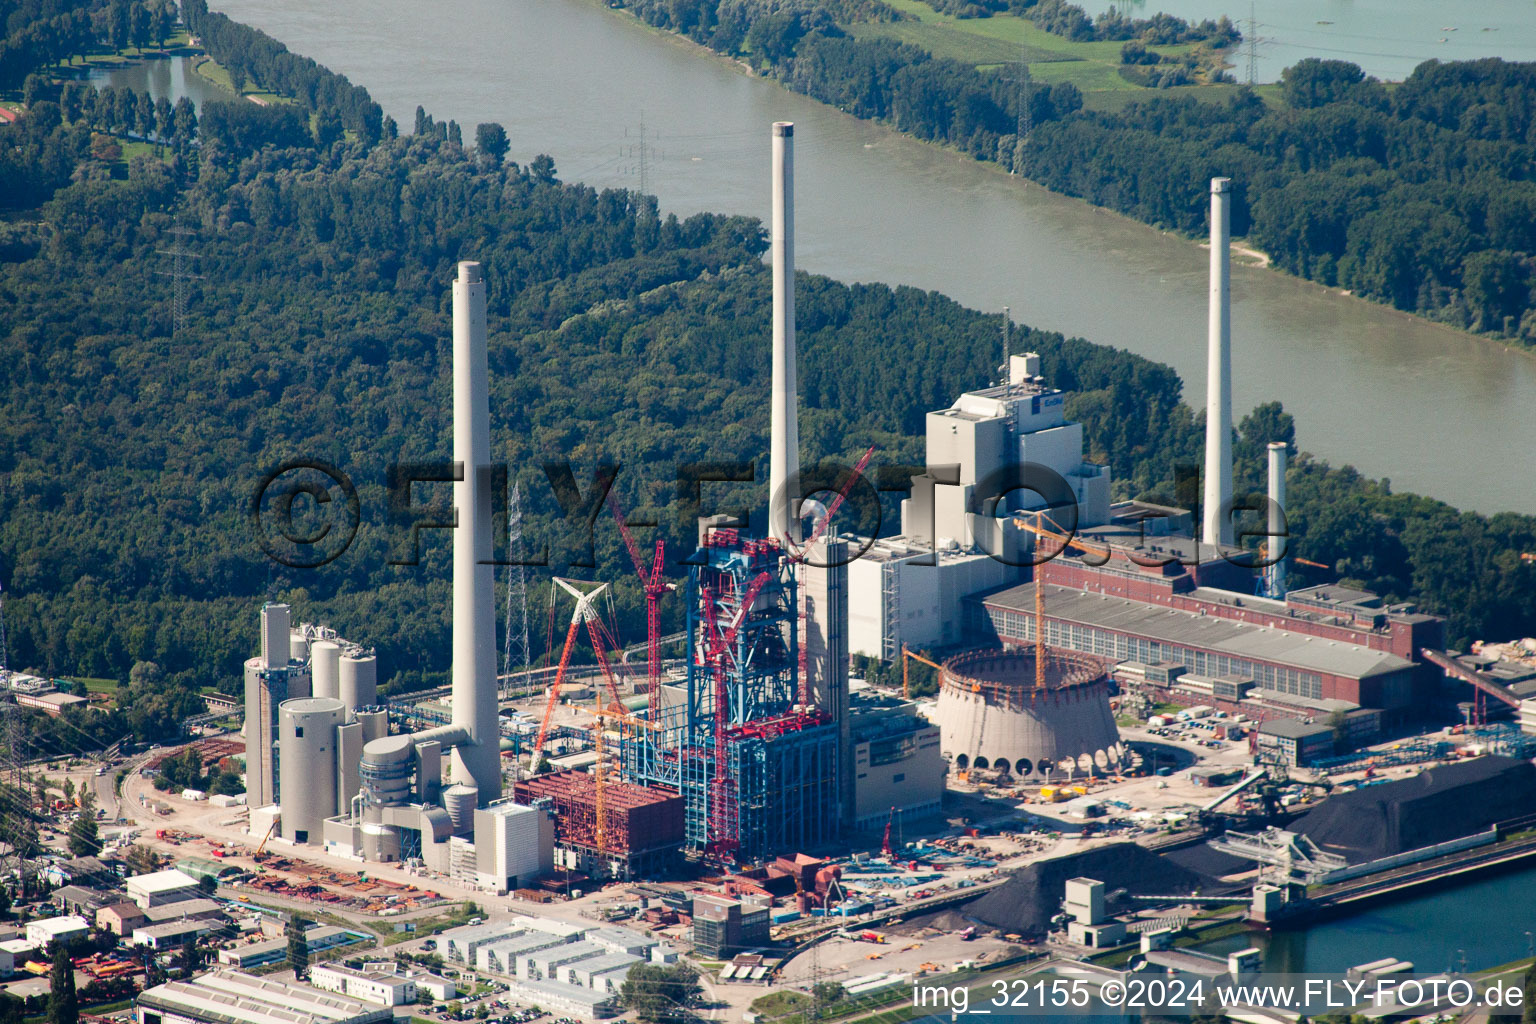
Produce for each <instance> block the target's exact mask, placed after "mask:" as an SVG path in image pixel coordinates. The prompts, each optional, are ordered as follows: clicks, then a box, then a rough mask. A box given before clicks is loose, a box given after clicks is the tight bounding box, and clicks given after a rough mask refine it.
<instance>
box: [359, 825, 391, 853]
mask: <svg viewBox="0 0 1536 1024" xmlns="http://www.w3.org/2000/svg"><path fill="white" fill-rule="evenodd" d="M359 831H361V832H362V834H363V859H364V860H368V861H375V862H379V861H392V860H399V859H400V833H399V832H396V831H395V830H394V829H392V828H390V827H389V826H388V825H379V824H375V823H373V822H365V823H364V824H363V825H362V826H361V827H360V829H359Z"/></svg>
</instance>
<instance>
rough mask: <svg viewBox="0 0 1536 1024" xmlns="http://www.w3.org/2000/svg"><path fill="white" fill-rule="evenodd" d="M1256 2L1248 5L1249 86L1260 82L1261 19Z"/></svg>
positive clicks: (1250, 2)
mask: <svg viewBox="0 0 1536 1024" xmlns="http://www.w3.org/2000/svg"><path fill="white" fill-rule="evenodd" d="M1256 6H1257V5H1256V4H1255V3H1254V0H1249V3H1248V84H1249V85H1256V84H1258V81H1259V19H1258V17H1257V12H1256Z"/></svg>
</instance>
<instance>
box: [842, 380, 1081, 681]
mask: <svg viewBox="0 0 1536 1024" xmlns="http://www.w3.org/2000/svg"><path fill="white" fill-rule="evenodd" d="M1065 403H1066V395H1065V393H1064V392H1062V391H1061V390H1060V389H1059V388H1053V387H1049V386H1048V385H1046V384H1045V382H1044V379H1043V378H1042V377H1041V376H1040V357H1039V356H1038V355H1036V354H1034V353H1027V354H1025V355H1014V356H1010V357H1009V360H1008V382H1007V383H1006V384H998V385H996V386H993V387H987V388H982V389H980V390H978V391H968V392H966V393H965V394H963V395H961V396H960V397H959V398H958V399H956V400H955V403H954V404H953V405H952V406H950V407H949V408H948V409H940V410H937V411H935V412H930V413H929V414H928V419H927V465H928V473H927V475H926V476H925V477H924V478H922V479H919V480H918V481H916V482H915V485H914V487H913V490H912V495H911V497H909V498H907V499H906V500H905V501H903V502H902V504H901V518H902V522H901V534H900V536H896V537H885V538H881V539H879V540H876V541H873V542H865V541H858V542H857V545H856V546H862V545H863V544H865V543H868V544H869V549H868V550H867V551H866V552H865V553H864V554H863V556H861V557H860V558H858V559H857V560H856V561H854V562H853V563H852V564H851V565H850V566H849V567H848V595H849V602H848V603H849V617H848V646H849V649H850V650H851V651H852V652H853V653H854V654H862V655H865V656H867V657H871V658H882V659H884V660H887V661H891V660H894V659H896V658H898V657H900V655H901V648H902V647H903V646H907V647H911V648H918V647H935V646H945V645H949V644H954V643H958V642H959V641H960V640H961V639H962V638H963V635H964V630H965V622H964V617H963V615H962V612H961V609H962V607H963V602H962V599H963V598H965V597H966V596H968V595H970V594H974V593H977V592H979V591H982V590H987V589H990V588H993V587H998V586H1002V585H1004V584H1006V583H1009V582H1012V581H1014V580H1017V579H1019V578H1020V576H1021V572H1022V570H1021V568H1020V566H1021V565H1022V564H1023V563H1024V562H1025V561H1027V559H1028V557H1029V552H1030V551H1031V550H1032V547H1033V545H1032V544H1031V538H1030V536H1029V535H1028V534H1026V533H1023V532H1022V531H1020V530H1018V529H1017V528H1016V527H1014V526H1013V525H1012V524H1011V523H1010V522H1008V520H1007V519H1006V518H1004V519H999V518H998V517H997V514H996V513H997V511H998V509H996V508H994V507H992V506H993V504H994V502H995V501H996V500H997V499H999V498H1001V499H1002V502H1003V509H1002V510H1003V511H1021V510H1026V509H1039V508H1045V507H1047V506H1048V505H1052V504H1060V503H1063V502H1066V501H1068V500H1070V501H1075V502H1076V503H1077V516H1076V524H1077V525H1078V526H1095V525H1099V524H1102V523H1105V522H1108V520H1109V497H1110V487H1109V484H1110V475H1109V469H1108V467H1106V466H1100V465H1097V464H1095V463H1091V462H1086V461H1084V459H1083V427H1082V424H1080V423H1068V422H1067V420H1066V414H1065ZM1033 467H1042V468H1044V469H1047V470H1050V471H1051V473H1053V474H1054V475H1055V478H1057V479H1059V483H1055V484H1047V483H1042V482H1040V481H1039V480H1037V479H1036V475H1037V474H1038V472H1039V471H1038V470H1036V469H1034V468H1033ZM1048 479H1049V478H1048ZM1053 487H1054V488H1055V491H1054V492H1053V493H1046V492H1047V491H1052V489H1053ZM1062 514H1063V515H1064V516H1070V511H1068V512H1064V513H1062ZM1064 525H1071V524H1070V522H1069V523H1067V524H1064Z"/></svg>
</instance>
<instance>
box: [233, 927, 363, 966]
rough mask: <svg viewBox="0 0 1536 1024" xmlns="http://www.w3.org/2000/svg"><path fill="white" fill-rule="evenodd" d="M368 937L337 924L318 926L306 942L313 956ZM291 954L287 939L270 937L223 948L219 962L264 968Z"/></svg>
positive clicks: (310, 930)
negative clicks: (230, 947) (261, 940)
mask: <svg viewBox="0 0 1536 1024" xmlns="http://www.w3.org/2000/svg"><path fill="white" fill-rule="evenodd" d="M368 938H369V936H367V935H363V934H361V933H359V932H353V931H348V930H347V929H345V928H337V927H335V926H334V925H316V926H315V927H313V928H311V929H309V931H307V932H305V933H304V941H305V942H307V943H308V944H309V952H310V954H311V955H313V954H315V953H323V952H324V951H325V950H327V949H335V948H336V947H337V946H348V945H351V944H352V943H354V942H365V941H367V940H368ZM287 955H288V940H287V939H267V940H266V941H264V942H252V943H250V944H249V945H246V946H235V947H233V948H232V949H221V950H219V963H221V964H228V965H229V966H231V967H239V968H242V969H244V968H249V967H261V966H262V965H264V964H275V963H277V962H278V961H279V960H282V959H283V958H285V957H286V956H287Z"/></svg>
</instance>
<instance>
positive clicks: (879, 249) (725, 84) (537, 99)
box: [218, 0, 1536, 512]
mask: <svg viewBox="0 0 1536 1024" xmlns="http://www.w3.org/2000/svg"><path fill="white" fill-rule="evenodd" d="M1191 2H1193V0H1191ZM1421 5H1422V4H1421ZM218 6H219V8H220V9H222V10H224V11H225V12H227V13H228V14H229V15H230V16H232V17H234V18H237V19H239V20H241V21H244V22H247V23H249V24H253V25H255V26H257V27H260V28H262V29H264V30H266V31H267V32H269V33H271V34H272V35H274V36H276V37H277V38H279V39H281V40H282V41H283V42H285V43H287V44H288V45H289V46H290V47H291V48H292V49H294V50H296V51H297V52H299V53H302V54H305V55H307V56H311V57H314V58H315V59H317V60H319V61H320V62H321V63H323V64H325V65H327V66H329V67H331V68H333V69H335V70H337V71H341V72H343V73H345V74H346V75H348V76H349V77H351V78H352V79H353V80H354V81H357V82H360V83H362V84H363V85H365V86H367V87H368V89H369V90H370V91H371V92H372V93H373V95H374V97H375V98H376V99H377V100H378V101H379V102H380V103H381V104H383V106H384V108H385V110H386V111H387V112H389V113H390V114H391V115H393V116H394V117H395V119H396V120H397V121H399V122H400V123H401V124H402V125H403V126H406V127H407V129H408V128H409V126H410V124H411V123H412V121H413V117H414V111H415V109H416V105H417V104H418V103H419V104H422V105H424V106H425V107H426V108H427V109H428V111H429V112H430V113H432V114H433V115H434V116H435V117H437V118H439V119H446V118H454V119H456V120H458V121H459V122H460V123H461V124H462V125H464V126H465V129H466V130H465V134H466V135H467V136H468V135H470V134H471V133H472V131H473V126H474V125H475V124H476V123H477V122H480V121H499V122H501V123H502V124H503V125H505V126H506V128H507V131H508V134H509V136H510V137H511V139H512V158H513V159H519V160H527V159H528V158H530V157H531V156H533V155H534V154H537V153H549V154H551V155H552V156H553V157H554V158H555V161H556V164H557V166H558V168H559V171H560V174H561V177H563V178H565V179H567V180H580V181H585V182H588V183H590V184H592V185H594V186H598V187H603V186H623V187H631V188H634V187H638V186H639V185H640V183H641V176H642V168H643V172H644V182H645V187H646V189H647V191H650V192H653V193H655V194H656V195H658V196H659V197H660V200H661V203H662V206H663V208H664V209H667V210H673V211H676V212H678V213H679V214H687V213H691V212H695V211H699V210H716V211H722V212H742V213H749V214H754V215H757V216H760V217H763V218H765V219H766V217H767V214H768V167H767V162H768V125H769V123H770V122H772V121H775V120H780V119H788V120H793V121H795V122H797V124H798V128H797V130H796V146H797V152H796V177H797V196H796V201H797V206H798V224H797V234H798V247H799V261H800V266H801V268H802V269H805V270H809V271H813V272H818V273H824V274H828V275H831V276H832V277H835V278H838V279H841V280H845V281H885V282H889V283H892V284H910V285H915V286H919V287H922V288H931V289H937V290H939V291H942V292H944V293H946V294H948V295H951V296H953V297H954V298H956V299H958V300H960V301H961V302H963V303H965V304H967V305H970V306H974V307H977V308H980V309H985V310H1000V309H1001V308H1002V307H1003V306H1004V305H1008V306H1011V307H1012V309H1013V315H1014V318H1015V319H1016V320H1017V321H1020V322H1023V323H1028V324H1031V325H1033V326H1036V327H1042V328H1047V329H1051V330H1057V331H1062V332H1065V333H1068V334H1077V335H1082V336H1083V337H1086V338H1089V339H1091V340H1093V341H1097V342H1102V343H1105V344H1110V345H1114V346H1117V347H1122V348H1127V349H1130V350H1132V351H1135V352H1138V353H1141V354H1143V355H1145V356H1148V357H1150V358H1153V359H1157V360H1160V361H1163V362H1166V363H1169V364H1171V365H1173V366H1174V367H1175V368H1176V369H1177V370H1178V371H1179V373H1180V374H1181V375H1182V376H1183V378H1184V380H1185V382H1186V396H1187V397H1195V398H1196V399H1197V401H1198V400H1200V399H1201V397H1202V396H1203V395H1204V368H1205V320H1206V310H1205V302H1206V254H1205V252H1204V251H1203V250H1202V249H1201V248H1200V247H1199V245H1198V244H1197V243H1195V242H1192V241H1190V240H1188V239H1185V238H1181V237H1178V236H1175V235H1169V234H1164V233H1162V232H1159V231H1157V230H1155V229H1153V228H1149V227H1146V226H1144V225H1140V224H1136V223H1134V222H1132V221H1129V220H1127V219H1125V218H1123V217H1120V216H1118V215H1115V214H1111V213H1108V212H1105V211H1101V210H1096V209H1093V208H1091V207H1089V206H1087V205H1085V204H1083V203H1081V202H1078V201H1076V200H1071V199H1067V198H1064V197H1061V196H1056V195H1052V194H1050V193H1049V192H1047V191H1046V190H1044V189H1042V188H1040V187H1038V186H1034V185H1030V184H1028V183H1026V182H1023V181H1020V180H1018V179H1014V178H1010V177H1009V176H1007V175H1006V174H1003V173H1001V172H1000V171H998V170H997V169H996V168H994V167H993V166H991V165H983V164H978V163H976V162H974V161H971V160H969V159H966V158H963V157H961V156H958V155H956V154H953V153H950V152H946V151H943V150H940V149H937V148H935V147H932V146H927V145H923V144H921V143H918V142H914V141H911V140H908V139H905V138H902V137H901V136H899V135H896V134H895V133H893V132H890V131H888V130H886V129H884V128H881V127H879V126H876V125H873V124H869V123H866V122H861V121H858V120H855V119H854V118H851V117H848V116H846V115H843V114H841V113H839V112H837V111H835V110H832V109H830V108H828V107H825V106H822V105H821V104H818V103H816V102H814V101H811V100H809V99H806V98H804V97H801V96H797V95H794V94H791V93H789V92H787V91H785V90H784V89H782V88H780V87H779V86H778V85H777V84H776V83H774V82H772V81H768V80H764V79H761V78H755V77H752V76H749V75H747V74H745V73H743V72H742V71H740V70H739V69H738V68H736V67H735V66H733V65H731V64H729V63H727V62H725V61H722V60H719V59H717V58H713V57H711V56H709V55H707V54H706V53H705V52H704V51H702V50H700V49H698V48H697V47H694V46H692V45H691V44H688V43H685V42H683V41H681V40H678V39H676V38H673V37H670V36H667V35H664V34H660V33H656V32H653V31H651V30H649V29H647V28H646V27H644V26H642V25H641V24H640V23H638V22H637V21H636V20H635V19H634V18H633V17H631V16H630V15H627V14H624V13H622V12H616V11H611V10H609V9H607V8H606V7H603V6H601V5H598V4H596V3H593V2H591V0H459V2H458V3H455V4H453V5H452V6H450V7H442V6H440V5H435V4H422V3H419V2H413V0H368V2H364V0H331V2H328V3H324V4H316V3H308V2H304V0H223V2H221V3H220V4H219V5H218ZM1431 6H1432V5H1431ZM642 122H643V124H644V138H645V146H644V147H643V148H642V147H641V145H640V139H641V125H642ZM642 152H644V153H645V154H646V159H644V160H643V161H642V160H641V158H640V155H641V153H642ZM1190 191H1191V194H1192V196H1194V197H1198V196H1200V195H1201V193H1203V192H1204V191H1205V183H1204V182H1191V183H1190ZM1232 293H1233V311H1232V320H1233V339H1234V340H1233V353H1234V355H1233V359H1234V377H1235V379H1234V388H1233V392H1234V401H1235V406H1236V410H1237V414H1238V416H1241V415H1242V413H1243V412H1244V411H1246V410H1247V409H1249V408H1251V407H1252V406H1253V405H1254V404H1256V403H1258V402H1262V401H1267V400H1272V399H1279V400H1281V401H1282V402H1284V403H1285V406H1286V408H1287V409H1288V410H1289V411H1290V412H1292V413H1293V414H1295V415H1296V417H1297V421H1298V431H1297V433H1298V441H1299V443H1300V445H1301V447H1302V448H1303V449H1304V450H1307V451H1311V452H1314V453H1316V454H1318V455H1320V456H1323V457H1326V458H1328V459H1329V460H1330V461H1332V462H1334V463H1335V464H1344V463H1349V464H1352V465H1354V466H1356V467H1357V468H1359V469H1360V470H1361V471H1362V472H1365V473H1367V474H1369V475H1371V476H1385V477H1389V478H1390V479H1391V480H1392V482H1393V486H1394V487H1396V488H1398V489H1403V490H1413V491H1418V492H1421V493H1424V494H1429V495H1433V496H1435V497H1438V498H1442V499H1444V500H1446V501H1449V502H1452V503H1453V504H1455V505H1457V506H1459V507H1461V508H1467V509H1476V510H1479V511H1485V512H1495V511H1501V510H1518V511H1523V512H1536V488H1533V486H1532V483H1531V481H1530V479H1529V472H1530V469H1531V467H1532V462H1531V458H1530V455H1529V452H1528V445H1529V443H1530V439H1531V438H1536V359H1532V358H1531V357H1529V356H1526V355H1523V354H1521V353H1518V352H1513V351H1510V350H1508V349H1506V348H1504V347H1502V346H1499V345H1496V344H1493V343H1489V342H1486V341H1480V340H1477V339H1474V338H1471V337H1469V336H1467V335H1464V334H1462V333H1460V332H1456V331H1452V330H1449V329H1446V328H1441V327H1438V326H1435V325H1431V324H1428V323H1425V322H1423V321H1420V320H1417V319H1414V318H1412V317H1409V316H1406V315H1403V314H1400V313H1396V312H1393V311H1391V310H1387V309H1384V308H1381V307H1379V306H1376V305H1373V304H1370V303H1366V302H1362V301H1359V300H1356V299H1353V298H1349V297H1346V296H1341V295H1339V294H1338V293H1337V292H1329V291H1327V290H1324V289H1322V288H1319V287H1317V286H1314V285H1311V284H1307V283H1305V282H1302V281H1298V280H1295V279H1293V278H1290V277H1287V276H1285V275H1283V274H1280V273H1278V272H1275V271H1269V270H1263V269H1258V268H1250V267H1239V268H1236V269H1235V270H1234V273H1233V284H1232ZM765 344H766V343H765ZM764 358H765V359H766V358H767V355H766V352H765V354H764Z"/></svg>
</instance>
